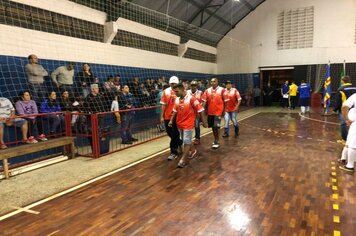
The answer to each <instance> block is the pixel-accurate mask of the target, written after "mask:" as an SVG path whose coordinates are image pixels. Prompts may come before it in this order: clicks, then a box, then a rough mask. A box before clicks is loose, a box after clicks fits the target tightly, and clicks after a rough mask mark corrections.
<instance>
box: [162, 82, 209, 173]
mask: <svg viewBox="0 0 356 236" xmlns="http://www.w3.org/2000/svg"><path fill="white" fill-rule="evenodd" d="M173 89H174V93H175V94H176V96H177V98H176V100H175V104H174V108H173V115H172V117H171V119H170V121H169V123H168V126H169V127H173V124H174V120H176V123H177V127H178V130H179V132H180V135H181V137H182V139H183V144H184V150H183V155H182V158H181V159H180V161H179V163H178V167H180V168H183V167H184V166H186V165H187V164H188V163H189V160H188V156H189V158H193V157H194V155H195V154H196V153H197V150H196V149H195V148H194V147H193V146H192V137H193V129H194V126H195V120H196V116H197V114H201V118H202V122H203V126H204V127H207V123H206V118H205V114H204V112H202V111H204V108H203V107H202V106H201V104H200V102H199V101H198V100H197V99H196V98H195V97H193V96H192V95H190V94H188V93H187V92H186V91H185V90H184V85H183V84H177V85H175V86H174V88H173Z"/></svg>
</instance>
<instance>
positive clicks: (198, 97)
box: [187, 89, 203, 103]
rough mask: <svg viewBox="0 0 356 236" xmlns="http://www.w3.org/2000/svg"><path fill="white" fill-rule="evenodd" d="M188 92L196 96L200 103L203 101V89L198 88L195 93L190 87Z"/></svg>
mask: <svg viewBox="0 0 356 236" xmlns="http://www.w3.org/2000/svg"><path fill="white" fill-rule="evenodd" d="M187 94H190V95H191V96H192V97H195V98H196V99H197V100H198V101H199V102H200V103H201V102H202V100H201V99H202V97H203V91H201V90H198V89H197V91H195V93H193V92H192V90H191V89H189V90H188V91H187Z"/></svg>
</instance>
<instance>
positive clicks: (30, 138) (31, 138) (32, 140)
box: [23, 136, 38, 144]
mask: <svg viewBox="0 0 356 236" xmlns="http://www.w3.org/2000/svg"><path fill="white" fill-rule="evenodd" d="M23 142H24V143H31V144H34V143H38V141H37V140H36V139H35V138H34V137H33V136H30V137H29V138H28V139H27V140H24V141H23Z"/></svg>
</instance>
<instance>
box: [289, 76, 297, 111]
mask: <svg viewBox="0 0 356 236" xmlns="http://www.w3.org/2000/svg"><path fill="white" fill-rule="evenodd" d="M297 91H298V86H297V85H296V84H295V83H294V81H292V84H291V85H290V86H289V99H290V100H289V107H290V108H291V109H292V110H294V109H295V106H296V104H297Z"/></svg>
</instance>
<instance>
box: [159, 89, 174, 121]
mask: <svg viewBox="0 0 356 236" xmlns="http://www.w3.org/2000/svg"><path fill="white" fill-rule="evenodd" d="M176 98H177V96H176V94H175V93H174V91H173V90H172V89H171V87H169V88H166V89H165V90H164V91H163V93H162V97H161V101H160V103H161V104H162V105H166V110H165V111H164V114H163V118H164V119H165V120H170V119H171V117H172V110H173V107H174V102H175V100H176Z"/></svg>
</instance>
